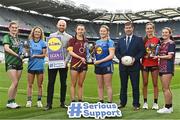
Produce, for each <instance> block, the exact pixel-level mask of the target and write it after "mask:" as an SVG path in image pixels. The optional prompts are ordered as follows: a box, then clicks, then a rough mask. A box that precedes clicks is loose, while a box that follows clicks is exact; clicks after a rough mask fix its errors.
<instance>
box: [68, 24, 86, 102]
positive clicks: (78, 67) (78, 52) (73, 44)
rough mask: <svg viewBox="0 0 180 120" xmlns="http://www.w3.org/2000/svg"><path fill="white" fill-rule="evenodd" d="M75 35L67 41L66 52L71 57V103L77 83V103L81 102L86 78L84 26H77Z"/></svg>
mask: <svg viewBox="0 0 180 120" xmlns="http://www.w3.org/2000/svg"><path fill="white" fill-rule="evenodd" d="M75 31H76V35H75V37H73V38H72V39H70V41H69V45H68V51H69V54H70V55H71V56H72V59H71V65H70V69H71V90H70V91H71V101H72V102H75V101H76V100H75V89H76V83H77V82H78V101H79V102H82V96H83V82H84V79H85V76H86V71H87V64H86V48H87V45H88V40H87V39H86V38H85V36H84V34H85V26H84V25H82V24H79V25H77V27H76V29H75Z"/></svg>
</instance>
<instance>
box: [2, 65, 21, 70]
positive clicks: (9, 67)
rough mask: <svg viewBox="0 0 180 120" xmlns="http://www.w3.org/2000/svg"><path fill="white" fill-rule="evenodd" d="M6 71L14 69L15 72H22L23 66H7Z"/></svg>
mask: <svg viewBox="0 0 180 120" xmlns="http://www.w3.org/2000/svg"><path fill="white" fill-rule="evenodd" d="M5 67H6V71H8V70H11V69H14V70H22V69H23V64H19V65H14V64H5Z"/></svg>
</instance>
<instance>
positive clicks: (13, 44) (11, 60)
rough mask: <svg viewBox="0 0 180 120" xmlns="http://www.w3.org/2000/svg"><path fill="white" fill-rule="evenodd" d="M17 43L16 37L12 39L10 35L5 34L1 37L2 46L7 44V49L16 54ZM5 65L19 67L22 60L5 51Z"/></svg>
mask: <svg viewBox="0 0 180 120" xmlns="http://www.w3.org/2000/svg"><path fill="white" fill-rule="evenodd" d="M19 43H20V42H19V39H18V38H17V37H16V38H15V37H12V36H11V35H10V34H7V35H5V36H4V37H3V45H5V44H8V45H9V48H10V49H11V50H13V51H14V52H15V53H17V54H18V52H19ZM5 63H6V64H13V65H20V64H22V60H21V59H19V58H18V57H16V56H14V55H12V54H9V53H8V52H6V51H5Z"/></svg>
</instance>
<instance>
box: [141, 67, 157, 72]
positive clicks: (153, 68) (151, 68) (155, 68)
mask: <svg viewBox="0 0 180 120" xmlns="http://www.w3.org/2000/svg"><path fill="white" fill-rule="evenodd" d="M158 69H159V67H158V66H147V67H146V66H142V71H146V72H149V71H151V72H153V71H154V70H158Z"/></svg>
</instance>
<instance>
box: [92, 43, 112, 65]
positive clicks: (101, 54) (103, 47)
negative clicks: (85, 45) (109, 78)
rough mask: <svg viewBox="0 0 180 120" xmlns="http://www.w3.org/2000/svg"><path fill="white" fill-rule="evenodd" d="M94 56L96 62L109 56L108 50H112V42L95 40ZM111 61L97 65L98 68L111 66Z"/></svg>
mask: <svg viewBox="0 0 180 120" xmlns="http://www.w3.org/2000/svg"><path fill="white" fill-rule="evenodd" d="M95 47H96V50H95V56H96V60H101V59H103V58H105V57H107V56H108V55H109V48H114V42H113V41H112V40H97V41H96V45H95ZM112 63H113V62H112V60H109V61H106V62H103V63H100V64H98V65H97V66H99V67H105V66H108V65H110V64H112Z"/></svg>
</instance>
